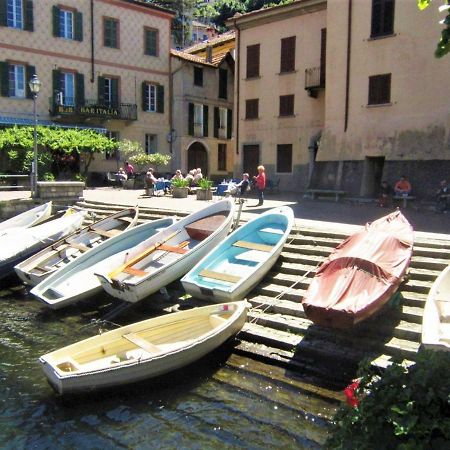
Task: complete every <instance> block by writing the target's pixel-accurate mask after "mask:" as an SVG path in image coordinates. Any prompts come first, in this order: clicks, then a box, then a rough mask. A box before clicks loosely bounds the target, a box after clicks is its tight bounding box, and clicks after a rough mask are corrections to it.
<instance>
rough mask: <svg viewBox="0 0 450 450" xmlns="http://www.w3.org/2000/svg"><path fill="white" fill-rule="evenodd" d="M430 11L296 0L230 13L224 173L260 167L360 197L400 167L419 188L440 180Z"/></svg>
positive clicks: (441, 68) (447, 109)
mask: <svg viewBox="0 0 450 450" xmlns="http://www.w3.org/2000/svg"><path fill="white" fill-rule="evenodd" d="M441 15H442V14H441ZM441 19H443V17H439V12H438V8H437V7H430V8H428V9H427V10H425V11H422V12H420V11H419V10H418V9H417V4H416V2H408V1H399V0H397V1H395V0H358V1H351V0H328V1H326V0H302V1H296V2H294V3H292V4H289V5H284V6H279V7H275V8H270V9H266V10H260V11H255V12H252V13H249V14H245V15H241V16H236V17H234V18H233V19H230V21H229V23H228V24H229V25H230V26H231V27H233V28H234V29H235V31H236V49H237V62H236V73H237V75H236V83H235V85H236V87H235V100H236V107H235V110H236V124H235V137H236V139H235V142H236V159H235V164H236V167H235V171H236V172H242V170H244V171H249V172H250V173H253V174H254V173H255V171H256V166H257V165H258V164H263V165H265V166H266V169H267V171H268V174H269V178H279V179H280V188H281V189H285V190H294V191H304V190H305V189H306V188H307V187H308V186H312V187H317V188H327V189H343V190H346V191H347V192H349V193H351V194H353V195H362V196H376V195H377V193H378V186H379V184H380V182H381V181H382V179H386V180H388V181H389V182H390V183H391V184H394V183H395V181H396V180H397V179H398V178H399V177H400V175H402V174H405V175H407V176H408V178H409V179H410V181H411V182H412V185H413V190H414V192H415V194H416V195H418V196H422V197H429V196H431V195H432V193H433V192H434V190H435V189H436V187H437V186H438V184H439V180H440V179H443V178H447V180H448V179H449V178H450V106H449V102H448V98H449V97H450V85H449V83H448V80H447V78H448V77H447V76H446V75H447V74H448V73H450V58H449V57H447V58H446V57H444V58H442V59H436V58H435V57H434V49H435V47H436V43H437V41H438V39H439V36H440V31H441V28H442V26H441V25H439V23H438V22H439V20H441Z"/></svg>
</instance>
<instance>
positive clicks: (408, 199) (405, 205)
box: [392, 195, 416, 208]
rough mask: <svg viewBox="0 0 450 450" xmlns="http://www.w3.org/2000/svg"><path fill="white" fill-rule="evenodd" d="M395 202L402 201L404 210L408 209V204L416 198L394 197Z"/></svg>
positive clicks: (410, 196) (411, 196)
mask: <svg viewBox="0 0 450 450" xmlns="http://www.w3.org/2000/svg"><path fill="white" fill-rule="evenodd" d="M392 199H393V200H402V205H403V208H406V207H407V206H408V202H413V201H414V200H415V199H416V197H414V196H413V195H408V196H403V195H394V196H393V197H392Z"/></svg>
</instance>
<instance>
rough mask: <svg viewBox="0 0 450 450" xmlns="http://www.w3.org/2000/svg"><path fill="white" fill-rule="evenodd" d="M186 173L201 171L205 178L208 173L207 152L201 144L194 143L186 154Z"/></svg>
mask: <svg viewBox="0 0 450 450" xmlns="http://www.w3.org/2000/svg"><path fill="white" fill-rule="evenodd" d="M187 165H188V166H187V172H189V171H190V170H192V169H197V168H200V169H202V174H203V176H204V177H205V178H206V177H207V176H208V174H209V172H208V152H207V151H206V148H205V146H204V145H203V144H202V143H201V142H194V143H193V144H192V145H191V146H190V147H189V149H188V152H187Z"/></svg>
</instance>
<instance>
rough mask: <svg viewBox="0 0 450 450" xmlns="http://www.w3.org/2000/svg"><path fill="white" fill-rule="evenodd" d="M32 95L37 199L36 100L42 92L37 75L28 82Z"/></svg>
mask: <svg viewBox="0 0 450 450" xmlns="http://www.w3.org/2000/svg"><path fill="white" fill-rule="evenodd" d="M28 86H29V87H30V91H31V94H32V95H33V116H34V160H33V170H32V187H33V197H35V198H36V197H37V180H38V165H37V113H36V98H37V96H38V94H39V91H40V90H41V82H40V81H39V78H38V77H37V75H36V74H34V75H33V76H32V77H31V80H30V81H29V82H28Z"/></svg>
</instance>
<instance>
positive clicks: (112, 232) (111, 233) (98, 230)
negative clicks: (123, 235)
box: [89, 227, 120, 238]
mask: <svg viewBox="0 0 450 450" xmlns="http://www.w3.org/2000/svg"><path fill="white" fill-rule="evenodd" d="M89 230H90V231H92V232H94V233H97V234H99V235H100V236H104V237H108V238H110V237H113V236H116V235H117V234H118V233H120V231H119V230H102V229H101V228H95V227H89Z"/></svg>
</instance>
